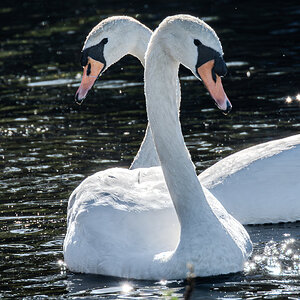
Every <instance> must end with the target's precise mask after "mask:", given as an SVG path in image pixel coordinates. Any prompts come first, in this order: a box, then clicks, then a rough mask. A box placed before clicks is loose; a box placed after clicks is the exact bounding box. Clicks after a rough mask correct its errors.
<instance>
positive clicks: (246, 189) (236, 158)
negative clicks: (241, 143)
mask: <svg viewBox="0 0 300 300" xmlns="http://www.w3.org/2000/svg"><path fill="white" fill-rule="evenodd" d="M151 35H152V31H151V30H150V29H149V28H147V27H146V26H145V25H143V24H142V23H140V22H139V21H137V20H135V19H134V18H132V17H126V16H116V17H110V18H107V19H105V20H103V21H101V22H100V23H99V24H98V25H97V26H96V27H95V28H94V29H93V30H92V31H91V33H90V34H89V35H88V37H87V39H86V42H85V46H84V49H88V48H89V46H90V45H94V43H95V42H97V43H99V42H100V41H102V40H103V39H104V38H105V37H107V36H108V37H109V39H110V41H111V44H110V45H107V46H109V48H105V49H104V51H105V52H106V53H105V54H104V55H103V57H105V58H106V60H105V61H106V64H105V68H102V69H101V71H100V72H99V74H102V73H103V72H104V71H105V70H106V69H107V68H109V66H110V65H112V64H113V63H115V62H116V61H118V60H119V59H120V58H121V57H123V56H124V55H126V54H131V55H133V56H135V57H137V58H138V59H139V60H140V62H141V63H142V65H143V66H144V55H145V52H146V49H147V45H148V42H149V40H150V37H151ZM121 37H122V38H121ZM123 37H124V38H123ZM120 39H121V40H120ZM120 41H122V47H119V43H120ZM84 51H86V52H87V50H84ZM92 63H93V61H92ZM95 63H96V62H95ZM103 66H104V65H103ZM84 67H85V69H87V66H86V65H84ZM85 69H84V73H85V72H86V71H85ZM92 70H94V67H92ZM96 75H97V73H96ZM96 78H97V76H95V77H91V78H89V80H92V82H91V84H90V85H87V84H86V81H85V80H86V79H88V76H83V80H82V83H81V85H80V87H79V88H78V91H77V93H76V101H77V102H78V103H81V102H82V100H83V99H84V98H85V97H86V95H87V92H88V90H89V89H90V88H91V87H92V85H93V83H94V82H95V80H96ZM176 97H177V102H178V105H180V85H179V83H178V85H177V93H176ZM299 156H300V134H297V135H293V136H291V137H287V138H283V139H278V140H274V141H270V142H267V143H262V144H259V145H256V146H253V147H249V148H247V149H244V150H242V151H239V152H237V153H235V154H232V155H230V156H228V157H226V158H225V159H222V160H220V161H219V162H217V163H216V164H214V165H213V166H211V167H209V168H207V169H206V170H205V171H204V172H202V173H201V174H200V175H199V176H198V178H199V180H200V181H201V183H202V184H203V186H205V187H206V188H208V189H209V190H210V191H211V192H212V193H213V194H214V195H215V196H216V197H217V199H218V200H219V201H220V202H221V203H222V205H223V206H224V207H225V209H226V210H227V211H228V212H229V213H230V214H232V215H233V216H234V217H235V218H236V219H237V220H238V221H239V222H241V223H242V224H264V223H278V222H293V221H297V220H300V205H299V202H300V201H299V200H300V199H299V196H298V195H300V181H299V180H298V177H299V170H300V160H299V159H298V157H299ZM159 165H160V161H159V159H158V156H157V153H156V149H155V146H154V143H153V138H152V134H151V130H150V129H149V126H148V127H147V129H146V134H145V137H144V140H143V142H142V144H141V147H140V149H139V151H138V153H137V155H136V156H135V158H134V160H133V162H132V164H131V167H130V169H135V168H140V167H144V168H146V167H152V166H159ZM253 187H255V188H253ZM169 201H170V203H169V204H170V206H172V205H173V204H172V202H171V199H169Z"/></svg>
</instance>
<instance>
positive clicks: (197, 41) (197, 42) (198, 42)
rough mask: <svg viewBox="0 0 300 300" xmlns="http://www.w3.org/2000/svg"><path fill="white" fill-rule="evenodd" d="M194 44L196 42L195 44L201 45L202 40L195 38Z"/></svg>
mask: <svg viewBox="0 0 300 300" xmlns="http://www.w3.org/2000/svg"><path fill="white" fill-rule="evenodd" d="M194 44H195V46H197V47H198V46H200V45H201V42H200V41H199V40H197V39H195V40H194Z"/></svg>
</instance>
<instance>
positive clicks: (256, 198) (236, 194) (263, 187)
mask: <svg viewBox="0 0 300 300" xmlns="http://www.w3.org/2000/svg"><path fill="white" fill-rule="evenodd" d="M299 158H300V135H295V136H291V137H288V138H285V139H280V140H275V141H271V142H267V143H263V144H259V145H256V146H253V147H250V148H247V149H245V150H242V151H239V152H237V153H235V154H233V155H230V156H228V157H226V158H224V159H222V160H221V161H220V162H218V163H216V164H215V165H213V166H212V167H210V168H208V169H207V170H205V171H204V172H203V173H202V174H200V175H199V180H201V182H202V183H203V185H204V186H205V187H207V188H208V189H209V190H210V191H211V192H212V193H213V194H214V195H215V196H216V197H217V198H218V199H219V200H220V201H221V203H222V204H223V205H224V207H225V208H226V209H227V210H228V212H230V213H231V214H232V215H234V216H235V217H236V218H237V219H238V220H239V221H240V222H241V223H243V224H259V223H278V222H291V221H296V220H299V216H300V206H299V202H300V180H299V175H300V159H299Z"/></svg>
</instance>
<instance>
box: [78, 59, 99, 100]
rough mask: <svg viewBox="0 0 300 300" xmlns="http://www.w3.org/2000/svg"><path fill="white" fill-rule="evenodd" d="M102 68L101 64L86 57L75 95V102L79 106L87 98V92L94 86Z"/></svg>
mask: <svg viewBox="0 0 300 300" xmlns="http://www.w3.org/2000/svg"><path fill="white" fill-rule="evenodd" d="M103 68H104V64H103V63H101V62H99V61H97V60H94V59H92V58H90V57H88V63H87V65H86V66H85V67H84V68H83V76H82V79H81V84H80V86H79V88H78V90H77V92H76V94H75V101H76V102H77V103H78V104H81V103H82V101H83V99H84V98H85V97H86V96H87V93H88V91H89V90H90V89H91V88H92V86H93V85H94V83H95V81H96V79H97V78H98V76H99V74H100V73H101V71H102V70H103Z"/></svg>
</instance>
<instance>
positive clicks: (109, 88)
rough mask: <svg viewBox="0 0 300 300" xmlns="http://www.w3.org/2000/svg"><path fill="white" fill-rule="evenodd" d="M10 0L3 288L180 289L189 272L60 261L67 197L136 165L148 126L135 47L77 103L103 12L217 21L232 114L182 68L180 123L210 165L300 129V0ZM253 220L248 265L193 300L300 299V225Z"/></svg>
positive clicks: (4, 53)
mask: <svg viewBox="0 0 300 300" xmlns="http://www.w3.org/2000/svg"><path fill="white" fill-rule="evenodd" d="M0 5H1V8H0V22H1V49H0V170H1V178H0V229H1V231H0V237H1V239H0V249H1V251H0V271H1V273H0V274H1V276H0V297H2V298H10V297H15V298H34V297H36V298H41V297H51V298H62V297H71V298H74V299H75V298H76V299H81V298H89V299H90V298H98V299H99V298H101V297H102V298H111V299H114V298H120V299H171V297H172V296H177V297H179V298H180V297H182V296H183V293H184V290H185V285H186V283H185V282H182V281H174V282H141V281H132V280H130V281H126V280H124V279H118V278H109V277H103V276H91V275H78V274H72V273H70V272H68V271H66V269H65V267H64V264H63V254H62V243H63V239H64V235H65V232H66V208H67V201H68V196H69V195H70V193H71V192H72V190H73V189H74V188H75V187H76V186H77V185H78V184H79V182H80V181H81V180H82V179H83V178H85V177H86V176H87V175H90V174H92V173H94V172H96V171H99V170H103V169H106V168H108V167H111V166H124V167H128V166H129V165H130V162H131V161H132V159H133V157H134V155H135V153H136V151H137V149H138V147H139V144H140V143H141V140H142V138H143V135H144V130H145V126H146V114H145V101H144V96H143V84H142V83H143V69H142V67H141V66H140V65H139V63H138V61H137V60H136V59H134V58H132V57H125V58H124V59H122V60H121V62H119V63H117V64H116V65H114V66H113V67H111V69H110V70H108V71H107V72H106V73H105V74H104V75H103V76H102V78H101V80H100V81H99V82H98V84H97V85H96V86H95V88H94V91H92V92H91V93H90V95H89V97H88V98H87V99H86V101H85V102H84V105H82V106H81V107H79V106H77V105H76V104H75V103H74V93H75V91H76V88H77V86H78V84H79V81H80V74H81V67H80V64H79V57H80V50H81V47H82V43H83V41H84V39H85V36H86V34H87V33H88V32H89V31H90V29H91V28H92V27H93V26H94V25H96V24H97V23H98V22H99V21H100V20H102V19H103V18H105V17H108V16H111V15H120V14H126V15H131V16H133V17H136V18H138V19H139V20H140V21H142V22H144V23H145V24H146V25H148V26H149V27H150V28H152V29H154V28H155V27H156V26H157V25H158V24H159V22H160V21H161V20H162V19H163V18H164V17H165V16H167V15H171V14H175V13H190V14H193V15H196V16H198V17H203V18H204V20H206V21H207V22H208V23H209V24H210V25H211V26H212V27H213V28H214V29H215V30H216V32H217V33H218V35H219V37H220V39H221V41H222V44H223V48H224V52H225V58H226V61H227V62H228V65H229V68H230V73H231V74H230V76H229V77H228V78H227V79H225V80H224V87H225V90H226V91H227V94H228V96H229V98H230V99H231V102H232V104H233V106H234V110H233V112H232V113H231V115H230V116H228V117H224V116H223V115H222V114H220V112H219V111H218V110H217V109H216V108H215V107H214V106H213V104H212V101H211V100H210V99H209V97H208V95H207V93H206V91H205V89H204V87H203V86H202V85H201V83H199V82H198V81H195V80H192V77H190V76H191V74H190V72H188V71H187V70H185V69H182V70H181V72H180V75H181V77H182V98H183V101H182V109H181V111H182V113H181V120H182V126H183V132H184V135H185V140H186V143H187V145H188V147H189V150H190V152H191V154H192V157H193V160H194V162H195V164H196V166H197V170H198V172H200V171H201V170H203V169H205V168H206V167H208V166H210V165H212V164H213V163H214V162H216V161H217V160H219V159H221V158H223V157H225V156H227V155H229V154H231V153H234V152H236V151H237V150H240V149H243V148H246V147H248V146H250V145H254V144H257V143H260V142H264V141H268V140H272V139H275V138H280V137H285V136H289V135H292V134H296V133H299V129H300V95H299V94H300V88H299V82H300V81H299V79H300V76H299V75H300V61H299V54H300V44H299V34H300V5H298V1H286V2H284V3H283V2H279V1H270V2H267V1H255V2H253V1H226V0H223V1H199V0H198V1H189V0H186V1H184V2H181V1H172V2H166V1H165V2H164V1H151V3H150V1H149V2H142V1H140V2H132V1H126V2H125V1H124V2H121V1H91V0H86V1H72V2H71V1H48V2H46V1H31V2H29V1H28V2H26V1H23V2H21V1H15V2H14V1H4V2H3V1H2V2H1V4H0ZM297 95H298V96H297ZM283 201H284V199H283ZM247 230H248V231H249V233H250V235H251V237H252V240H253V242H254V253H253V256H252V258H251V261H250V262H249V263H248V264H247V265H246V266H245V271H244V272H243V273H241V274H234V275H228V276H224V277H217V278H205V279H197V280H196V281H195V288H194V291H193V297H192V298H193V299H207V298H212V299H214V298H228V299H233V298H234V299H237V298H249V299H262V298H263V299H274V298H279V297H281V298H280V299H296V298H300V279H299V278H300V223H290V224H279V225H264V226H251V227H247ZM126 283H127V286H126V285H125V286H124V284H126ZM128 286H129V287H132V290H130V288H128Z"/></svg>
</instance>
